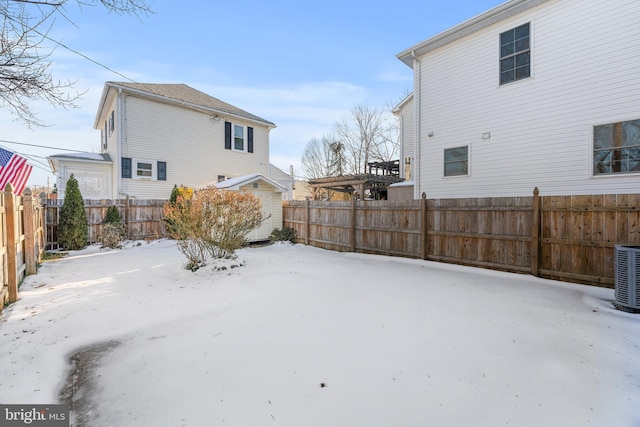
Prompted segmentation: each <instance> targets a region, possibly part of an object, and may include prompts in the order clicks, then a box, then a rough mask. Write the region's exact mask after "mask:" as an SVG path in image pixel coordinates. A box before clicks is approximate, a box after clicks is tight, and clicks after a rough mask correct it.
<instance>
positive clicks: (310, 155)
mask: <svg viewBox="0 0 640 427" xmlns="http://www.w3.org/2000/svg"><path fill="white" fill-rule="evenodd" d="M302 169H303V171H304V174H305V176H306V177H307V178H326V177H331V176H340V175H342V174H343V172H344V146H343V144H342V143H341V142H338V141H336V140H335V138H334V137H333V136H331V135H324V136H323V137H322V138H321V139H318V138H312V139H311V141H309V142H308V143H307V146H306V147H305V149H304V153H303V154H302Z"/></svg>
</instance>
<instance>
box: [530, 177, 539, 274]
mask: <svg viewBox="0 0 640 427" xmlns="http://www.w3.org/2000/svg"><path fill="white" fill-rule="evenodd" d="M532 210H533V212H532V218H531V223H532V224H531V274H532V275H534V276H537V275H538V270H539V268H540V190H538V187H536V188H534V189H533V203H532Z"/></svg>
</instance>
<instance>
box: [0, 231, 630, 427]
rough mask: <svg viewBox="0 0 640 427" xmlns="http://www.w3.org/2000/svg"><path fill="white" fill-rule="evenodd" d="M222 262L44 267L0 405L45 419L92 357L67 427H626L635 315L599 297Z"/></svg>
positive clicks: (351, 261) (565, 288)
mask: <svg viewBox="0 0 640 427" xmlns="http://www.w3.org/2000/svg"><path fill="white" fill-rule="evenodd" d="M238 255H239V257H238V259H237V260H235V261H233V262H230V261H226V262H224V263H222V264H215V263H213V264H211V265H209V266H206V267H204V268H202V269H200V270H198V271H197V272H195V273H192V272H190V271H186V270H184V269H183V268H182V265H183V264H184V259H183V258H182V256H181V254H180V253H179V251H178V250H177V249H176V246H175V243H174V242H171V241H167V240H160V241H156V242H152V243H149V244H147V243H141V244H140V243H138V244H132V243H130V244H128V245H127V247H125V248H124V249H122V250H101V249H99V248H98V247H97V246H91V247H89V248H87V249H85V250H83V251H76V252H71V253H70V254H69V255H68V256H67V257H66V258H63V259H61V260H56V261H49V262H46V263H44V264H43V265H42V266H41V268H40V270H39V272H38V274H37V275H34V276H29V277H28V278H26V279H25V281H24V283H23V285H22V286H21V289H20V300H19V301H18V302H17V303H16V304H13V305H11V306H9V307H7V308H5V310H4V312H3V313H2V317H1V318H0V363H1V364H2V377H0V383H1V384H0V402H2V403H22V404H24V403H33V404H42V403H45V404H46V403H55V402H58V401H59V399H60V397H59V396H60V393H61V390H62V389H63V388H64V386H65V380H66V379H67V374H68V372H69V369H70V366H71V365H70V360H69V359H70V356H71V355H72V354H74V353H76V352H78V351H79V350H81V349H83V348H89V346H91V345H102V344H104V347H103V350H104V352H103V353H102V354H101V356H100V357H96V358H95V360H94V362H95V363H94V365H93V366H91V368H90V369H87V372H86V375H88V376H89V377H90V380H91V384H92V386H91V387H90V388H86V389H84V390H83V394H84V395H83V396H79V397H78V398H79V399H80V398H82V399H84V400H85V403H87V404H86V405H85V406H84V411H85V413H84V414H81V415H82V416H80V415H79V414H75V418H74V419H75V420H76V421H75V422H74V424H78V423H79V421H78V420H81V421H82V420H84V423H85V424H86V425H90V426H114V425H117V426H151V425H153V426H205V425H206V426H223V425H224V426H270V425H273V426H296V427H297V426H312V427H313V426H350V427H353V426H448V427H455V426H461V427H462V426H464V427H468V426H487V427H489V426H491V427H495V426H505V425H511V426H518V427H526V426H532V427H534V426H535V427H539V426H563V427H566V426H618V427H624V426H629V427H638V426H640V411H638V408H640V361H639V360H640V356H639V355H640V315H634V314H629V313H624V312H621V311H618V310H615V309H614V308H613V306H612V300H613V291H612V290H610V289H599V288H594V287H588V286H581V285H571V284H564V283H559V282H554V281H549V280H543V279H538V278H534V277H530V276H525V275H516V274H510V273H502V272H495V271H489V270H482V269H474V268H467V267H460V266H453V265H447V264H441V263H433V262H427V261H421V260H410V259H402V258H392V257H383V256H375V255H363V254H353V253H338V252H330V251H324V250H321V249H317V248H313V247H306V246H303V245H289V244H276V245H271V246H266V247H256V248H247V249H243V250H241V251H239V253H238ZM222 267H224V268H226V269H224V268H222ZM232 267H235V268H232Z"/></svg>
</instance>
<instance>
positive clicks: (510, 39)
mask: <svg viewBox="0 0 640 427" xmlns="http://www.w3.org/2000/svg"><path fill="white" fill-rule="evenodd" d="M530 76H531V37H530V25H529V23H526V24H523V25H520V26H519V27H516V28H512V29H511V30H509V31H505V32H504V33H501V34H500V84H501V85H502V84H505V83H510V82H514V81H516V80H521V79H525V78H527V77H530Z"/></svg>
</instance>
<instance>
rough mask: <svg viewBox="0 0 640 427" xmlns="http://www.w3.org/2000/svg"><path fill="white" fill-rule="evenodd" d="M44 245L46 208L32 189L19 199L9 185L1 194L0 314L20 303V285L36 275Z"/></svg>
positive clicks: (27, 190)
mask: <svg viewBox="0 0 640 427" xmlns="http://www.w3.org/2000/svg"><path fill="white" fill-rule="evenodd" d="M45 245H46V240H45V235H44V207H43V206H42V205H41V204H40V202H39V200H37V199H35V198H33V197H32V194H31V190H30V189H29V188H27V189H25V190H24V192H23V196H22V197H20V196H16V195H14V194H13V188H12V187H11V185H10V184H7V186H6V187H5V189H4V191H2V192H0V255H1V256H2V270H1V271H0V274H1V275H2V289H1V290H0V311H1V310H2V308H3V307H4V306H5V305H6V304H8V303H13V302H15V301H17V299H18V286H19V284H20V282H21V281H22V279H23V278H24V276H26V275H30V274H35V273H36V270H37V267H38V263H39V262H40V261H41V260H42V257H43V255H44V250H45Z"/></svg>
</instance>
